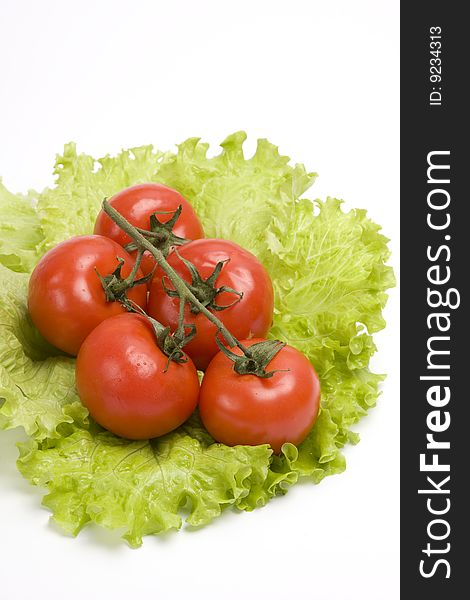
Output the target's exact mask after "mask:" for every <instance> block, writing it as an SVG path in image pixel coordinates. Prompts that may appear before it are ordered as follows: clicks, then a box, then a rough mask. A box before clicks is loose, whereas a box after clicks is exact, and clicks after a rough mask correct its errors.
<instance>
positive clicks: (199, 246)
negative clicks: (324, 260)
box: [148, 239, 274, 370]
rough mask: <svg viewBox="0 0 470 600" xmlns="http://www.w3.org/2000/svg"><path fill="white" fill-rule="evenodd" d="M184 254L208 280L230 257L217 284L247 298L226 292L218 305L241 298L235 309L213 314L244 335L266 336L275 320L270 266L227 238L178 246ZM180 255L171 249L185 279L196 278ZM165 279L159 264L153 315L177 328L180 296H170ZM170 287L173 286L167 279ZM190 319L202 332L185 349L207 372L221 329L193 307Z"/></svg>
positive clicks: (187, 318)
mask: <svg viewBox="0 0 470 600" xmlns="http://www.w3.org/2000/svg"><path fill="white" fill-rule="evenodd" d="M178 254H179V256H181V257H183V258H184V259H186V260H189V261H190V262H192V263H193V264H194V266H195V267H196V269H197V270H198V272H199V273H200V275H201V277H202V278H203V279H204V280H206V279H207V278H208V277H210V275H211V274H212V273H213V271H214V269H215V267H216V265H217V263H219V262H220V261H227V262H225V264H224V265H223V267H222V270H221V271H220V274H219V276H218V277H217V279H216V283H215V286H216V287H221V286H228V287H230V288H232V289H234V290H236V291H238V292H240V293H242V294H243V297H242V298H241V299H240V298H239V297H238V296H237V295H236V294H234V293H229V292H225V291H223V292H221V293H220V294H218V295H217V296H216V298H215V300H214V302H215V303H216V304H217V305H219V306H226V305H229V304H232V303H233V302H235V301H236V300H239V301H238V302H235V304H233V305H232V306H230V308H226V309H224V310H214V309H211V312H213V313H215V314H216V315H217V317H218V318H219V319H220V320H221V321H222V323H223V324H224V325H225V326H226V327H227V328H228V329H229V331H230V332H231V333H232V335H234V336H235V337H237V338H239V339H241V338H244V339H248V338H252V337H264V336H266V334H267V333H268V331H269V328H270V327H271V324H272V318H273V307H274V295H273V287H272V283H271V279H270V277H269V275H268V273H267V272H266V269H265V268H264V267H263V265H262V264H261V263H260V262H259V260H258V259H257V258H256V257H255V256H254V255H253V254H251V253H250V252H248V251H247V250H244V249H243V248H241V247H240V246H238V245H237V244H235V243H234V242H229V241H228V240H221V239H202V240H196V241H194V242H191V243H189V244H185V245H184V246H182V247H181V248H178ZM178 254H177V253H176V252H173V253H171V254H170V256H169V257H168V259H167V260H168V263H169V264H170V265H171V266H172V267H173V269H175V271H176V272H177V273H178V274H179V275H180V276H181V277H182V278H183V279H185V280H186V281H187V282H191V280H192V278H191V275H190V272H189V269H188V267H187V266H186V265H185V264H184V263H183V262H182V261H181V259H180V258H179V257H178ZM163 277H164V273H163V271H162V270H161V268H160V267H158V268H157V270H156V272H155V275H154V277H153V280H152V283H151V285H150V296H149V301H148V313H149V314H150V315H151V316H152V317H154V318H155V319H157V320H158V321H160V323H162V324H163V325H165V326H167V325H168V326H170V327H171V329H172V330H174V329H176V326H177V323H178V310H179V298H175V297H170V296H168V294H167V293H166V292H165V289H164V286H163V283H162V278H163ZM165 285H166V286H167V288H170V289H172V285H171V283H170V282H169V281H168V279H167V278H165ZM196 295H197V294H196ZM208 308H209V307H208ZM184 322H185V323H187V324H194V325H196V331H197V333H196V336H195V338H194V339H193V340H192V341H191V342H189V344H188V345H187V346H185V352H187V354H188V356H190V357H191V358H192V360H193V361H194V364H195V365H196V367H197V368H198V369H201V370H204V369H205V368H206V367H207V365H208V364H209V362H210V361H211V359H212V358H213V357H214V356H215V354H217V352H218V351H219V348H218V346H217V343H216V341H215V335H216V333H217V328H216V327H215V325H213V324H212V323H211V322H210V321H209V320H208V319H207V318H206V317H205V316H204V315H203V314H202V313H198V314H194V313H192V312H191V311H190V307H189V306H186V307H185V314H184Z"/></svg>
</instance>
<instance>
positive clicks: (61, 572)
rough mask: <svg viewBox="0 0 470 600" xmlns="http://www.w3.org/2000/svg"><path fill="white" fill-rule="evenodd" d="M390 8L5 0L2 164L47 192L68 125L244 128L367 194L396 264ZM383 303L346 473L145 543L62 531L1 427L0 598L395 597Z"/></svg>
mask: <svg viewBox="0 0 470 600" xmlns="http://www.w3.org/2000/svg"><path fill="white" fill-rule="evenodd" d="M398 20H399V2H398V0H396V1H384V0H383V1H381V2H377V1H374V0H368V1H367V0H354V2H351V1H350V0H340V1H339V0H335V1H334V2H333V1H331V2H327V1H326V0H325V1H323V0H321V1H320V0H316V1H312V0H310V1H309V0H306V1H304V2H302V1H293V0H291V1H290V2H284V1H282V2H279V1H273V0H270V1H266V2H265V1H254V0H250V1H248V2H246V1H242V0H237V1H233V2H220V1H216V0H214V1H208V0H197V1H190V0H188V1H187V2H181V1H177V2H169V1H157V0H153V1H150V0H149V1H147V2H146V1H141V0H134V1H132V2H131V1H129V2H123V1H116V0H115V1H97V2H92V1H84V0H82V1H81V2H64V1H63V0H62V1H59V0H58V1H52V0H41V2H37V1H34V0H30V1H25V0H6V1H5V0H2V2H1V5H0V78H1V94H0V174H1V175H2V176H3V178H4V183H5V184H6V185H7V187H9V188H10V189H11V190H12V191H25V190H26V189H28V188H30V187H33V188H36V189H40V188H42V187H44V186H46V185H51V183H52V176H51V170H52V163H53V159H54V155H55V153H57V152H60V151H61V149H62V147H63V144H64V142H67V141H69V140H75V141H76V142H77V143H78V147H79V150H81V151H84V152H87V153H90V154H93V155H95V156H101V155H103V154H106V153H115V152H117V151H119V150H120V149H121V148H122V147H129V146H134V145H140V144H146V143H153V144H155V145H156V146H157V147H159V148H161V149H174V144H175V143H177V142H180V141H182V140H184V139H185V138H187V137H190V136H196V135H198V136H201V137H203V138H204V140H206V141H209V142H211V144H213V146H214V151H215V149H216V145H217V143H218V142H220V141H222V139H223V138H224V137H225V136H226V135H227V134H228V133H231V132H233V131H236V130H238V129H245V130H246V131H247V132H248V133H249V142H248V143H247V151H248V153H249V152H250V151H251V150H252V149H253V147H254V143H255V140H256V138H257V137H268V138H269V139H270V141H272V142H274V143H276V144H278V145H279V146H280V149H281V151H282V152H283V153H285V154H288V155H290V156H291V157H292V158H293V160H294V161H298V162H304V163H305V164H306V166H307V167H308V168H309V169H310V170H315V171H317V172H318V173H319V174H320V177H319V179H318V180H317V183H316V184H315V185H314V187H313V188H312V190H311V192H310V193H311V196H312V197H322V198H323V197H325V196H326V195H332V196H337V197H340V198H344V199H345V200H346V206H347V207H363V208H367V209H368V210H369V214H370V216H371V217H372V218H373V219H374V220H376V221H378V222H379V223H381V224H382V225H383V226H384V232H385V234H386V235H387V236H388V237H390V238H392V242H391V249H392V251H393V258H392V264H393V265H394V267H395V268H397V265H398V252H399V247H398V237H399V234H398V217H399V208H398V195H399V192H398V189H399V188H398V180H399V163H398V160H399V154H398V142H399V139H398V135H399V134H398V124H399V123H398V118H399V114H398V94H399V87H398V85H399V83H398V57H399V49H398V43H399V30H398ZM386 318H387V321H388V328H387V329H386V330H385V331H384V332H383V333H381V334H380V335H378V336H377V343H378V345H379V353H378V355H377V356H376V357H375V359H374V367H375V369H376V370H378V371H380V372H387V373H388V379H387V380H386V383H385V385H384V387H383V395H382V396H381V399H380V402H379V405H378V408H376V409H374V410H373V411H371V413H370V416H369V417H368V418H367V419H365V420H364V422H363V423H361V424H360V425H359V426H358V427H357V428H356V429H357V430H358V431H360V433H361V436H362V441H361V443H360V444H359V445H358V446H356V447H354V448H353V447H349V448H347V450H346V456H347V461H348V469H347V471H346V472H345V473H344V474H343V475H340V476H336V477H333V478H329V479H327V480H325V481H324V482H322V483H321V485H319V486H317V487H314V486H312V485H299V486H296V487H295V488H293V489H292V490H291V491H290V492H289V494H288V495H287V496H286V497H282V498H277V499H275V500H273V501H272V502H271V503H270V504H269V505H268V506H267V507H266V508H264V509H262V510H256V511H254V512H253V513H250V514H244V513H243V514H236V513H231V512H226V513H225V514H224V516H222V517H221V518H220V519H219V520H217V521H216V522H214V523H213V524H212V525H210V526H209V527H206V528H204V529H202V530H200V531H197V532H184V531H182V532H180V533H178V534H170V535H168V536H166V537H164V538H146V539H145V542H144V546H143V547H142V548H141V549H140V550H130V549H129V548H127V547H126V546H125V545H124V544H123V543H121V542H120V541H119V538H118V537H117V536H116V535H114V534H113V533H108V532H106V531H103V530H100V529H98V528H89V529H87V530H86V531H84V532H83V533H82V534H81V535H80V536H79V537H78V538H77V539H75V540H74V539H71V538H68V537H65V536H64V535H63V534H62V533H60V532H59V531H58V530H57V528H56V527H55V526H54V525H51V524H50V523H49V522H48V513H47V512H46V511H45V510H44V509H42V508H41V507H40V497H41V491H40V490H37V489H34V488H32V487H30V486H29V485H28V484H27V483H26V482H25V481H23V480H22V478H21V476H20V475H19V474H18V472H17V471H16V469H15V459H16V448H15V446H14V443H15V441H17V440H18V439H21V433H20V432H18V431H13V432H7V433H4V432H2V433H1V434H0V555H1V556H0V570H1V590H2V591H1V595H2V598H3V599H5V600H26V599H27V598H30V597H35V598H48V599H49V600H56V599H57V600H58V599H59V598H64V597H67V598H68V600H76V599H77V600H78V599H79V598H93V599H94V598H114V599H115V600H120V599H128V598H130V597H139V595H141V594H144V593H146V594H151V597H152V598H156V599H159V598H162V599H163V598H165V599H166V598H177V599H179V598H193V599H195V600H198V599H202V598H204V599H206V600H213V599H214V600H215V599H218V598H224V599H226V600H232V599H235V598H241V597H244V598H250V599H251V598H253V599H254V598H261V599H264V598H269V599H270V600H284V599H287V598H290V597H293V598H296V597H302V598H308V599H314V600H345V599H348V600H356V599H357V600H359V599H361V600H367V599H371V600H389V599H397V598H398V596H399V593H398V581H399V564H398V542H399V537H398V536H399V529H398V524H399V487H398V467H399V404H398V400H399V396H398V376H399V373H398V358H399V355H398V341H399V339H398V290H397V289H395V290H393V291H392V293H391V296H390V302H389V305H388V307H387V310H386Z"/></svg>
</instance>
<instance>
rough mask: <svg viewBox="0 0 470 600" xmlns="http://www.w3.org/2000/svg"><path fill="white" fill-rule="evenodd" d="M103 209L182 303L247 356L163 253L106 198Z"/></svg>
mask: <svg viewBox="0 0 470 600" xmlns="http://www.w3.org/2000/svg"><path fill="white" fill-rule="evenodd" d="M103 211H104V212H105V213H106V214H107V215H108V216H109V217H110V218H111V219H112V220H113V221H114V222H115V223H116V224H117V225H118V226H119V227H120V228H121V229H122V230H123V231H124V232H125V233H127V235H129V236H130V237H131V238H132V239H133V240H134V242H135V244H136V247H137V249H138V250H139V251H142V253H143V251H144V250H148V251H149V252H150V254H151V255H152V256H153V257H154V258H155V261H156V262H157V264H158V265H159V266H160V267H161V268H162V270H163V271H164V272H165V274H166V275H167V276H168V279H169V280H170V281H171V283H172V284H173V286H174V288H175V290H176V291H177V292H178V295H179V297H180V299H181V301H182V303H183V305H184V303H185V302H188V303H189V304H190V305H191V306H194V307H195V308H197V310H198V312H201V313H202V314H203V315H204V316H205V317H207V319H209V321H210V322H211V323H213V324H214V325H215V326H216V327H217V330H218V331H219V332H220V333H221V334H222V335H223V337H224V338H225V340H226V341H227V343H228V344H229V346H230V347H233V346H238V347H239V348H240V350H242V352H243V353H244V354H245V355H246V356H249V355H250V353H249V351H248V349H247V348H245V346H243V345H242V344H241V343H240V342H239V341H238V340H237V339H236V338H235V337H234V336H233V335H232V334H231V333H230V331H229V330H228V329H227V328H226V327H225V325H224V324H223V323H222V321H220V320H219V319H218V318H217V317H216V316H215V315H214V314H213V313H211V312H210V311H209V310H208V309H207V308H206V307H205V306H204V305H203V304H202V303H201V302H199V300H198V299H197V298H196V296H195V295H194V294H193V293H192V292H191V290H190V289H189V288H188V286H187V284H186V282H185V281H184V280H183V279H182V278H181V277H180V276H179V275H178V273H177V272H176V271H175V270H174V269H173V267H172V266H171V265H170V264H169V263H168V262H167V260H166V258H165V256H164V254H163V253H162V252H161V250H159V249H158V248H156V247H155V246H154V245H153V244H152V243H151V242H149V241H148V240H147V239H146V238H145V237H144V236H143V235H142V234H141V233H140V231H139V230H138V229H137V228H136V227H134V226H133V225H131V224H130V223H129V221H127V220H126V219H125V218H124V217H123V216H122V215H121V214H120V213H119V212H118V211H117V210H116V209H115V208H113V207H112V206H111V205H110V204H109V202H108V201H107V200H103Z"/></svg>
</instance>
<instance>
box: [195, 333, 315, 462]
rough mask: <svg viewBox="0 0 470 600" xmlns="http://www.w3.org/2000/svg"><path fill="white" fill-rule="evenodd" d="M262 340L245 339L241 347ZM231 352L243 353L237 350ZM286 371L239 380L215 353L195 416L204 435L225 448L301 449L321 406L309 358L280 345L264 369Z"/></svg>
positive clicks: (204, 381)
mask: <svg viewBox="0 0 470 600" xmlns="http://www.w3.org/2000/svg"><path fill="white" fill-rule="evenodd" d="M259 341H261V340H256V339H255V340H254V339H252V340H244V341H243V342H242V344H243V345H245V346H251V345H252V344H254V343H256V342H259ZM231 350H232V352H234V353H236V354H240V355H241V354H242V352H241V350H240V349H239V348H232V349H231ZM278 369H281V370H282V369H288V370H286V371H280V372H278V373H274V375H273V376H272V377H270V378H266V379H262V378H260V377H257V376H256V375H238V374H237V373H236V372H235V371H234V369H233V362H232V361H231V360H230V359H229V358H227V356H225V354H223V353H222V352H219V354H217V355H216V356H215V358H214V359H213V360H212V362H211V363H210V365H209V367H208V368H207V371H206V373H205V375H204V379H203V380H202V385H201V393H200V395H199V413H200V415H201V419H202V421H203V423H204V426H205V427H206V429H207V431H208V432H209V433H210V434H211V435H212V437H213V438H214V439H215V440H217V441H218V442H222V443H223V444H227V445H228V446H236V445H239V444H243V445H249V446H255V445H257V444H270V446H271V447H272V449H273V450H274V452H275V453H279V452H280V450H281V447H282V444H284V442H291V443H292V444H296V445H298V444H300V443H301V442H302V441H303V440H304V439H305V438H306V437H307V435H308V433H309V432H310V430H311V429H312V427H313V425H314V423H315V421H316V418H317V415H318V409H319V406H320V383H319V380H318V375H317V374H316V372H315V369H314V368H313V366H312V365H311V363H310V362H309V361H308V360H307V358H306V357H305V356H304V355H303V354H302V353H300V352H299V351H298V350H296V349H295V348H292V346H284V348H282V349H281V350H280V351H279V352H278V354H276V356H275V357H274V358H273V359H272V360H271V362H270V363H269V365H268V366H267V367H266V370H267V371H275V370H278Z"/></svg>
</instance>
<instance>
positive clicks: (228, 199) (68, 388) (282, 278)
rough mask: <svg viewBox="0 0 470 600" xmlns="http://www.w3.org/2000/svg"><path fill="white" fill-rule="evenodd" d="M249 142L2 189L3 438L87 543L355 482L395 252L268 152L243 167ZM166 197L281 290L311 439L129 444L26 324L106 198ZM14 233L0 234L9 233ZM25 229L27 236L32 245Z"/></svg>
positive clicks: (194, 422) (143, 157)
mask: <svg viewBox="0 0 470 600" xmlns="http://www.w3.org/2000/svg"><path fill="white" fill-rule="evenodd" d="M245 138H246V135H245V134H244V133H243V132H238V133H235V134H233V135H231V136H229V137H228V138H227V139H226V140H225V141H224V142H223V143H222V144H221V145H222V152H221V153H220V154H218V155H217V156H214V157H208V156H207V151H208V146H207V145H206V144H204V143H201V142H200V140H199V139H198V138H191V139H189V140H187V141H186V142H184V143H182V144H180V145H179V146H178V150H177V152H176V153H171V152H166V153H163V152H159V151H155V150H154V149H153V148H152V147H151V146H144V147H141V148H134V149H131V150H127V151H123V152H121V153H120V154H119V155H118V156H116V157H114V158H112V157H109V156H107V157H105V158H102V159H99V160H97V161H96V160H94V159H93V158H92V157H90V156H87V155H83V154H82V155H79V154H77V152H76V148H75V146H74V145H73V144H68V145H66V146H65V150H64V154H63V155H62V156H59V157H57V160H56V166H55V173H56V176H57V178H56V183H55V186H54V187H52V188H50V189H46V190H45V191H44V192H43V193H42V194H39V195H37V203H32V202H31V197H20V196H14V195H12V194H10V193H9V192H7V191H6V190H5V189H4V188H0V201H1V204H0V215H5V217H6V219H5V221H4V222H5V223H6V225H5V226H3V227H4V229H5V231H7V232H8V234H7V235H6V236H5V239H4V242H3V245H2V246H0V262H2V263H3V264H4V265H6V267H8V268H6V267H3V268H0V280H1V282H0V327H1V330H2V331H1V338H0V365H1V366H0V426H2V427H16V426H22V427H23V428H24V429H25V430H26V432H27V433H28V434H29V436H30V438H31V439H30V441H29V442H27V443H25V444H23V445H22V446H21V456H20V459H19V462H18V466H19V469H20V470H21V472H22V473H23V475H24V476H25V477H26V478H27V479H28V480H29V481H31V483H32V484H34V485H40V486H43V487H45V488H47V489H48V494H47V496H46V497H45V499H44V503H45V504H46V506H48V507H49V508H50V509H51V511H52V512H53V515H54V518H55V519H56V521H57V522H58V523H59V524H60V525H61V526H62V527H63V528H64V529H65V530H67V531H69V532H71V533H73V534H76V533H77V532H78V531H79V530H80V529H81V528H82V527H83V526H84V525H85V524H86V523H88V522H90V521H93V522H96V523H99V524H101V525H103V526H106V527H109V528H118V529H121V530H122V531H123V532H124V537H125V539H126V540H127V541H128V542H129V544H131V545H132V546H137V545H139V544H140V543H141V540H142V536H143V535H147V534H156V533H161V532H164V531H167V530H169V529H178V528H179V527H180V526H181V523H182V519H181V514H182V513H185V514H187V519H186V522H187V523H188V524H189V525H192V526H200V525H204V524H206V523H208V522H209V521H210V520H211V519H213V518H214V517H216V516H218V515H219V514H220V512H221V510H222V509H223V508H225V507H227V506H234V507H237V508H239V509H242V510H252V509H254V508H256V507H258V506H262V505H264V504H265V503H266V502H268V501H269V499H270V498H271V497H273V496H274V495H277V494H282V493H285V492H286V491H287V489H288V488H289V486H291V485H292V484H294V483H296V482H297V481H298V480H299V479H302V478H306V479H309V480H310V481H312V482H314V483H318V482H320V481H321V480H322V479H323V478H324V477H325V476H327V475H332V474H335V473H340V472H341V471H343V470H344V468H345V460H344V456H343V455H342V453H341V448H342V447H343V446H344V444H345V443H347V442H350V443H356V442H357V441H358V435H357V434H356V433H355V432H354V431H352V430H351V427H353V426H354V424H355V423H356V422H357V421H358V420H359V419H360V418H362V417H363V416H364V415H366V414H367V411H368V409H369V408H370V407H372V406H374V405H375V403H376V400H377V397H378V394H379V384H380V382H381V381H382V379H383V376H382V375H377V374H375V373H372V372H371V371H370V370H369V367H368V365H369V361H370V358H371V356H372V355H373V353H374V352H375V350H376V348H375V345H374V342H373V338H372V336H373V334H374V333H375V332H377V331H379V330H381V329H382V328H383V327H384V326H385V322H384V320H383V317H382V310H383V307H384V306H385V303H386V300H387V294H386V290H387V289H388V288H390V287H391V286H393V285H394V276H393V272H392V269H391V268H390V267H389V266H387V265H386V262H387V260H388V258H389V251H388V248H387V242H388V240H387V238H385V237H384V236H383V235H382V234H381V233H380V227H379V226H378V225H376V224H374V223H373V222H372V221H371V220H370V219H368V217H367V215H366V212H365V211H364V210H350V211H349V212H344V211H343V209H342V204H341V202H340V201H339V200H336V199H333V198H327V199H326V200H325V201H324V202H322V201H319V200H316V201H315V202H312V201H310V200H307V199H303V198H302V196H303V194H304V193H305V192H306V190H308V188H309V187H310V186H311V185H312V183H313V182H314V180H315V177H316V174H315V173H308V172H307V171H306V170H305V168H304V167H303V166H302V165H291V164H290V162H289V158H288V157H285V156H281V155H280V154H279V151H278V149H277V148H276V147H275V146H273V145H272V144H270V143H269V142H268V141H266V140H259V141H258V145H257V149H256V152H255V154H254V155H253V156H252V157H251V158H249V159H246V158H245V157H244V154H243V142H244V140H245ZM144 181H158V182H161V183H165V184H167V185H170V186H172V187H174V188H176V189H177V190H179V191H180V192H181V193H182V194H183V195H184V196H185V197H187V198H188V200H189V201H191V202H192V204H193V205H194V207H195V209H196V211H197V212H198V214H199V216H200V218H201V220H202V222H203V225H204V228H205V231H206V233H207V235H208V236H218V237H224V238H227V239H231V240H234V241H235V242H237V243H239V244H241V245H242V246H244V247H246V248H248V249H249V250H251V251H252V252H254V253H255V254H256V255H257V256H258V258H259V259H260V260H261V261H262V262H263V264H264V265H265V266H266V268H267V269H268V271H269V272H270V274H271V277H272V279H273V284H274V289H275V315H274V323H273V327H272V330H271V334H270V335H271V336H272V337H276V338H279V339H282V340H285V341H287V342H288V343H289V344H291V345H293V346H295V347H296V348H298V349H299V350H301V351H302V352H303V353H305V354H306V355H307V356H308V358H309V359H310V360H311V361H312V363H313V364H314V365H315V368H316V369H317V371H318V374H319V376H320V379H321V384H322V408H321V412H320V415H319V418H318V420H317V423H316V425H315V427H314V428H313V430H312V432H311V433H310V435H309V436H308V438H307V439H306V440H305V441H304V442H303V443H302V444H301V445H300V446H299V447H298V448H296V447H295V446H293V445H292V444H285V445H284V447H283V450H282V453H281V454H280V455H279V456H274V455H272V453H271V450H270V449H269V447H268V446H257V447H248V446H237V447H234V448H228V447H226V446H224V445H222V444H217V443H215V442H214V440H212V439H211V437H210V436H209V435H208V433H207V432H206V431H205V430H204V428H203V427H202V425H201V423H200V421H199V419H198V416H197V414H195V415H193V417H192V418H191V419H190V420H189V421H188V422H187V423H185V424H184V425H183V426H182V427H180V428H179V429H178V430H176V431H175V432H172V433H170V434H168V435H167V436H164V437H163V438H160V439H157V440H152V441H149V442H130V441H127V440H122V439H119V438H117V437H115V436H113V435H112V434H110V433H109V432H105V431H103V430H102V429H101V428H99V427H98V426H97V425H96V424H95V423H93V421H92V420H91V419H90V418H89V417H88V416H87V413H86V410H85V409H84V408H83V407H82V405H81V404H80V402H79V400H78V397H77V394H76V391H75V387H74V375H73V370H74V361H73V359H71V358H68V357H65V356H62V355H60V353H58V352H57V351H54V349H52V348H51V347H50V346H48V344H47V343H46V342H45V341H44V340H42V339H41V338H40V336H39V334H38V333H37V331H36V330H35V329H34V327H33V325H32V323H31V322H30V320H29V318H28V314H27V310H26V304H25V298H26V285H27V278H28V275H27V274H24V273H20V272H17V273H14V272H13V271H24V272H25V273H27V272H29V271H30V270H31V269H32V267H33V266H34V264H35V262H36V261H37V259H38V258H39V257H40V256H41V255H42V254H43V253H44V252H45V251H47V250H48V249H49V248H51V247H53V246H54V245H55V244H57V243H58V242H60V241H62V240H63V239H66V238H68V237H70V236H72V235H78V234H84V233H90V232H91V231H92V230H93V224H94V220H95V217H96V213H97V212H98V210H99V208H100V203H101V201H102V199H103V197H106V196H110V195H112V194H113V193H115V192H117V191H118V190H120V189H122V188H123V187H126V186H128V185H132V184H135V183H139V182H144ZM2 222H3V221H2ZM25 227H27V228H28V231H29V233H28V235H26V234H25Z"/></svg>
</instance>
